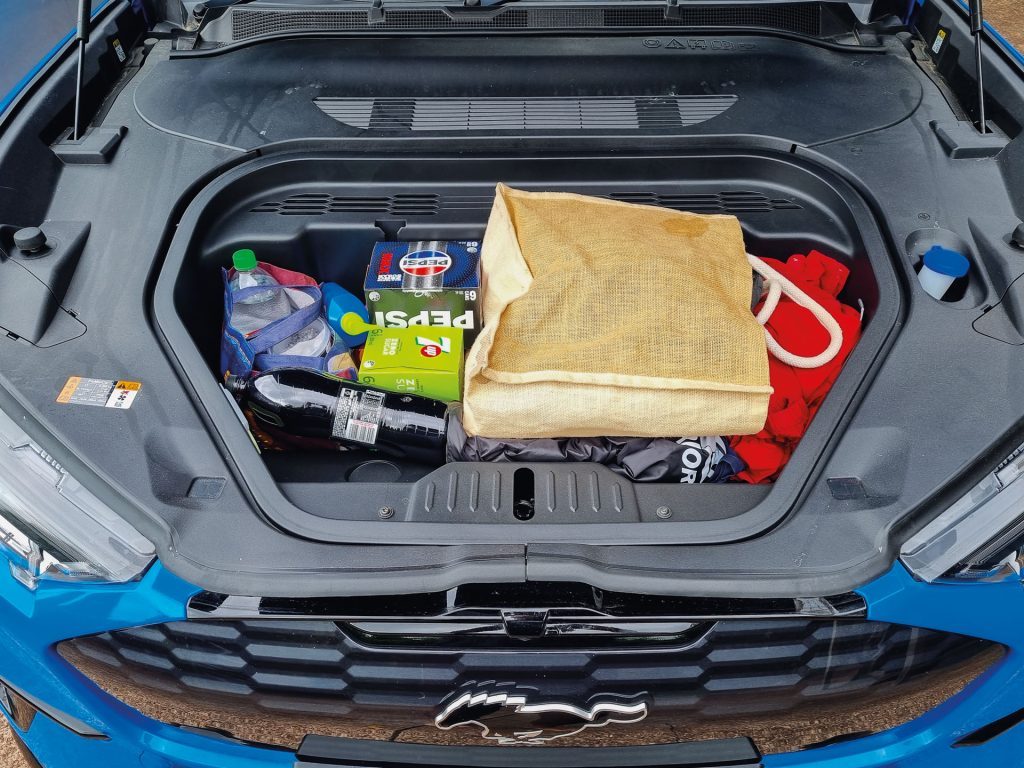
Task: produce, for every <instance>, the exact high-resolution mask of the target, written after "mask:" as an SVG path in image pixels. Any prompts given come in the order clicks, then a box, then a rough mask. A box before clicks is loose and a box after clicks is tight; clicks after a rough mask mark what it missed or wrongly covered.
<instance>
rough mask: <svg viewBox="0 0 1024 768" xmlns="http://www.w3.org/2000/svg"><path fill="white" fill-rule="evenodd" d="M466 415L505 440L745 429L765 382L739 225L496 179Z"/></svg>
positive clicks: (762, 414) (471, 427)
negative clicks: (516, 185)
mask: <svg viewBox="0 0 1024 768" xmlns="http://www.w3.org/2000/svg"><path fill="white" fill-rule="evenodd" d="M482 260H483V269H484V275H485V283H484V293H483V302H484V303H483V311H484V327H483V330H482V331H481V333H480V335H479V337H478V338H477V340H476V342H475V343H474V345H473V347H472V349H471V350H470V352H469V356H468V359H467V367H466V386H465V398H464V403H463V423H464V426H465V428H466V431H467V432H468V433H469V434H471V435H483V436H486V437H507V438H537V437H597V436H620V437H662V436H675V437H680V436H694V435H744V434H753V433H755V432H758V431H760V430H761V428H762V427H763V426H764V423H765V418H766V417H767V411H768V397H769V395H770V394H771V391H772V389H771V386H770V384H769V379H768V352H767V348H766V342H765V333H764V330H763V329H762V327H761V326H760V325H759V324H758V322H757V320H756V319H755V317H754V315H753V314H752V313H751V309H750V302H751V288H752V272H751V265H750V263H749V262H748V260H747V256H746V251H745V249H744V245H743V233H742V231H741V230H740V226H739V222H738V221H737V220H736V219H735V218H734V217H732V216H705V215H698V214H693V213H683V212H679V211H672V210H667V209H664V208H656V207H652V206H645V205H633V204H630V203H622V202H616V201H612V200H604V199H600V198H592V197H584V196H582V195H573V194H565V193H554V192H552V193H546V192H541V193H537V192H523V191H519V190H514V189H511V188H509V187H507V186H505V185H503V184H499V185H498V188H497V194H496V196H495V201H494V207H493V209H492V210H491V216H490V220H489V222H488V225H487V233H486V236H485V238H484V242H483V247H482Z"/></svg>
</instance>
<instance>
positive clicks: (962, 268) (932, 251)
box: [924, 245, 971, 277]
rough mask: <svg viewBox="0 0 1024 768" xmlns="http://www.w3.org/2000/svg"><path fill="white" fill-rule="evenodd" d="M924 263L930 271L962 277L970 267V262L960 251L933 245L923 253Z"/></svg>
mask: <svg viewBox="0 0 1024 768" xmlns="http://www.w3.org/2000/svg"><path fill="white" fill-rule="evenodd" d="M924 265H925V266H926V267H928V269H930V270H931V271H932V272H938V273H939V274H940V275H946V276H948V277H963V276H964V275H966V274H967V271H968V270H969V269H970V268H971V262H970V261H968V260H967V257H966V256H964V255H963V254H962V253H957V252H956V251H951V250H949V248H943V247H942V246H941V245H933V246H932V247H931V248H929V249H928V252H927V253H925V255H924Z"/></svg>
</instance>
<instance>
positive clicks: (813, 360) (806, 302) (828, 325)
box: [747, 253, 843, 368]
mask: <svg viewBox="0 0 1024 768" xmlns="http://www.w3.org/2000/svg"><path fill="white" fill-rule="evenodd" d="M747 261H749V262H750V266H751V267H753V268H754V271H755V272H757V273H758V274H759V275H761V277H763V278H764V280H765V287H766V288H767V289H768V295H767V296H766V297H765V300H764V305H763V306H762V307H761V311H760V312H758V313H757V322H759V323H760V324H761V325H764V324H765V323H767V322H768V320H769V319H770V318H771V316H772V313H773V312H775V309H776V307H778V306H779V299H780V298H781V297H782V296H783V294H785V295H786V296H788V297H789V298H790V299H792V300H793V302H794V303H796V304H798V305H799V306H801V307H803V308H804V309H806V310H807V311H809V312H810V313H811V314H812V315H814V317H815V319H816V320H817V321H818V322H819V323H821V324H822V326H823V327H824V328H825V330H826V331H828V335H829V339H830V340H829V343H828V346H827V347H826V348H825V351H824V352H822V353H821V354H819V355H815V356H814V357H800V356H799V355H794V354H793V353H792V352H788V351H786V350H785V349H783V348H782V345H781V344H779V342H777V341H776V340H775V338H774V337H773V336H772V335H771V334H770V333H769V332H768V329H767V328H765V329H764V336H765V341H766V342H767V343H768V351H769V352H771V353H772V355H773V356H774V357H775V358H776V359H777V360H779V361H781V362H783V363H785V364H786V365H790V366H792V367H794V368H821V366H823V365H826V364H828V363H831V362H832V361H833V360H834V359H835V357H836V355H838V354H839V350H841V349H842V347H843V329H842V328H841V327H840V325H839V323H838V322H837V321H836V319H835V318H834V317H832V315H830V314H829V313H828V310H826V309H825V308H824V307H823V306H821V304H819V303H818V302H816V301H815V300H814V299H812V298H811V297H810V296H808V295H807V294H806V293H804V292H803V291H802V290H800V288H798V287H797V285H796V284H795V283H794V282H793V281H792V280H790V279H789V278H788V277H786V276H785V275H783V274H782V273H781V272H779V271H778V270H776V269H773V268H772V267H770V266H768V265H767V264H766V263H765V262H763V261H762V260H761V259H759V258H757V256H753V255H751V254H749V253H748V254H747Z"/></svg>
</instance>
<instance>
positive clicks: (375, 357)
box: [342, 314, 465, 402]
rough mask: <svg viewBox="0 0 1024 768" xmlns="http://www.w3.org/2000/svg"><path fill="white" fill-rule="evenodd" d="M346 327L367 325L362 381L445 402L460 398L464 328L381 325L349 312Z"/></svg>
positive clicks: (353, 329)
mask: <svg viewBox="0 0 1024 768" xmlns="http://www.w3.org/2000/svg"><path fill="white" fill-rule="evenodd" d="M353 318H354V319H353ZM357 326H358V327H357ZM342 327H343V328H344V329H345V331H346V333H353V334H354V333H357V332H361V331H363V330H365V331H366V345H365V346H364V347H363V359H362V362H361V363H360V365H359V382H360V383H361V384H369V385H371V386H374V387H379V388H380V389H384V390H387V391H389V392H407V393H409V394H411V395H421V396H423V397H430V398H433V399H434V400H442V401H445V402H451V401H453V400H461V399H462V373H463V360H464V357H465V356H464V355H463V338H462V335H463V331H462V329H461V328H415V327H414V328H380V327H377V326H372V325H366V324H365V323H363V322H362V320H361V319H360V318H359V317H358V316H356V315H355V314H348V315H345V317H344V318H343V320H342Z"/></svg>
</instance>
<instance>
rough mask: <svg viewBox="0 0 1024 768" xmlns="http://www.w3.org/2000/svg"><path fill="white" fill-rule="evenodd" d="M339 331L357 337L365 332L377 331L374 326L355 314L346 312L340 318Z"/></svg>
mask: <svg viewBox="0 0 1024 768" xmlns="http://www.w3.org/2000/svg"><path fill="white" fill-rule="evenodd" d="M341 330H343V331H344V332H345V333H347V334H348V335H349V336H358V335H359V334H361V333H366V332H367V331H375V330H377V326H376V325H370V324H369V323H367V322H366V321H365V320H363V318H361V317H360V316H359V315H357V314H356V313H355V312H346V313H345V314H344V315H342V316H341Z"/></svg>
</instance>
